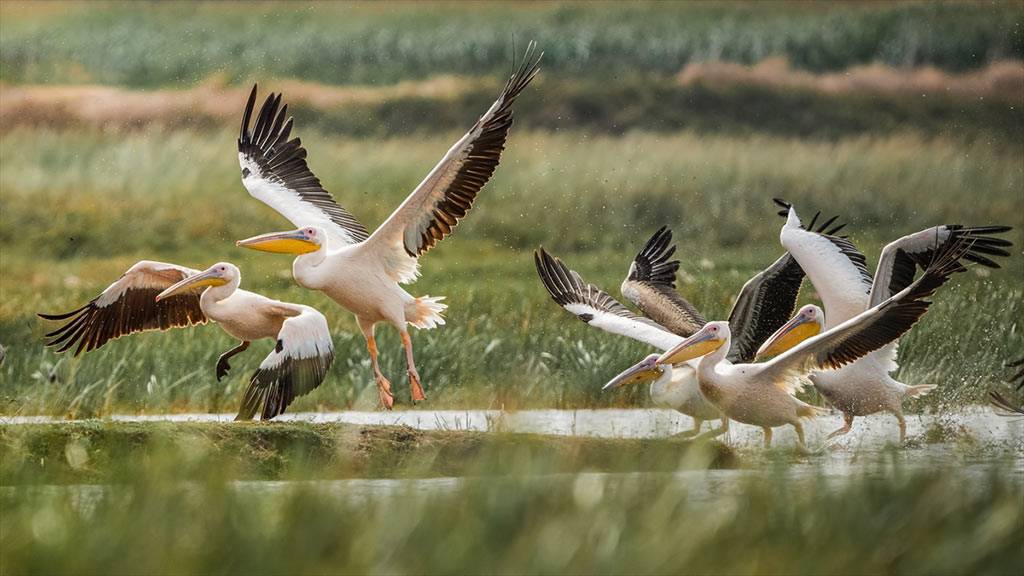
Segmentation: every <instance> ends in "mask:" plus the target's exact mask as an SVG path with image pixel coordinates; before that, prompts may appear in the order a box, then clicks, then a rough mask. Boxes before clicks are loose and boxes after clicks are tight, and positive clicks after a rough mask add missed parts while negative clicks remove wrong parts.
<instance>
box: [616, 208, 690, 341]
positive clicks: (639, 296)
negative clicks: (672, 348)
mask: <svg viewBox="0 0 1024 576" xmlns="http://www.w3.org/2000/svg"><path fill="white" fill-rule="evenodd" d="M675 251H676V247H675V245H674V244H672V231H670V230H669V229H668V227H666V226H662V227H661V228H659V229H658V231H657V232H655V233H654V235H653V236H651V238H650V239H649V240H648V241H647V243H646V244H644V247H643V248H641V249H640V252H639V253H637V255H636V258H633V262H632V263H631V264H630V265H629V273H628V274H627V275H626V279H625V280H624V281H623V282H622V286H621V287H620V290H621V291H622V295H623V296H625V297H626V299H628V300H629V301H630V302H632V303H633V304H634V305H636V307H637V308H639V309H640V310H642V311H643V313H644V315H645V316H647V317H648V318H650V319H652V320H654V321H655V322H657V323H658V324H660V325H662V326H664V327H665V328H667V329H669V330H671V331H672V332H674V333H675V334H678V335H680V336H684V337H685V336H689V335H691V334H693V333H694V332H696V331H697V330H700V329H701V327H702V326H704V324H707V320H705V319H704V316H702V315H701V313H700V312H698V311H697V309H696V308H694V307H693V305H692V304H690V303H689V302H687V301H686V299H685V298H683V297H682V296H680V295H679V292H677V291H676V270H678V269H679V260H671V258H672V254H674V253H675Z"/></svg>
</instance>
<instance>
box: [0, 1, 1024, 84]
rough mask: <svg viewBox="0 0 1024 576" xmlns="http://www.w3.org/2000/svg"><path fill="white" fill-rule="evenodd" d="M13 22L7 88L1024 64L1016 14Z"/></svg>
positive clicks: (454, 10) (92, 9) (734, 10)
mask: <svg viewBox="0 0 1024 576" xmlns="http://www.w3.org/2000/svg"><path fill="white" fill-rule="evenodd" d="M2 14H3V18H2V21H3V28H2V31H3V35H2V38H0V79H2V80H3V81H5V82H32V83H36V82H45V83H69V82H98V83H102V84H120V85H130V86H148V87H153V86H165V85H169V84H181V83H191V82H195V81H198V80H200V79H202V78H206V77H208V76H209V75H210V74H213V73H218V74H222V75H224V76H225V77H226V78H228V79H229V80H232V81H237V80H240V79H244V78H248V77H251V76H252V75H254V74H256V75H259V76H268V75H271V76H278V77H292V78H299V79H304V80H314V81H320V82H325V83H330V84H346V83H378V84H379V83H391V82H395V81H398V80H408V79H411V78H423V77H427V76H430V75H434V74H439V73H456V74H473V75H476V74H496V73H498V72H503V71H505V70H507V69H508V66H509V60H510V57H511V56H510V55H511V44H512V42H513V40H515V41H517V43H518V45H519V46H523V45H525V43H526V41H528V40H531V39H535V40H537V41H538V43H539V44H540V46H541V47H542V48H543V49H544V50H545V51H546V53H547V56H546V59H545V67H546V69H547V70H548V71H549V73H551V74H554V75H558V76H585V77H594V78H600V79H608V78H616V77H619V76H621V75H623V74H629V73H641V74H653V75H663V76H669V75H673V74H675V73H677V72H678V71H679V70H681V69H682V68H683V66H685V65H686V64H687V63H688V62H690V61H704V60H726V61H732V62H740V63H748V64H749V63H754V62H758V61H760V60H763V59H764V58H767V57H772V56H781V57H785V58H787V59H789V60H790V61H791V62H793V63H794V64H795V65H796V66H798V67H800V68H806V69H811V70H837V69H843V68H847V67H850V66H854V65H858V64H866V63H870V62H876V61H877V62H884V63H887V64H890V65H894V66H918V65H934V66H938V67H941V68H945V69H950V70H963V69H970V68H976V67H980V66H984V65H985V64H987V63H989V62H991V61H993V60H997V59H1000V58H1017V59H1020V58H1024V43H1022V41H1021V37H1020V35H1019V30H1018V27H1019V26H1020V23H1021V19H1022V14H1024V12H1022V10H1021V8H1020V5H1019V4H1015V3H980V2H979V3H954V2H949V3H927V4H924V3H910V2H908V3H902V4H896V5H882V4H873V3H851V4H805V3H790V2H784V3H772V4H761V3H749V4H736V3H729V4H712V3H643V4H628V5H613V4H602V5H600V6H594V5H587V4H584V3H546V4H536V3H521V4H520V3H502V4H495V3H480V4H467V3H462V2H453V3H449V4H440V5H438V4H431V5H429V6H428V5H423V4H402V5H394V4H387V5H378V4H350V3H322V4H315V5H302V6H299V5H294V4H289V3H271V4H262V5H258V6H256V7H253V6H245V7H243V6H235V5H224V4H200V5H196V4H180V3H179V4H170V5H155V4H147V5H145V6H139V5H132V4H120V3H107V4H94V3H88V4H64V5H56V6H50V5H47V4H44V5H41V6H40V5H33V4H18V3H9V2H5V3H4V6H3V13H2ZM54 38H59V39H60V41H59V42H54V41H53V39H54Z"/></svg>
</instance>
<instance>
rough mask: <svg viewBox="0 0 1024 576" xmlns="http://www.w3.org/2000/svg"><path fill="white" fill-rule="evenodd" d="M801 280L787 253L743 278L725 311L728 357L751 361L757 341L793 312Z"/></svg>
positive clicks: (765, 336)
mask: <svg viewBox="0 0 1024 576" xmlns="http://www.w3.org/2000/svg"><path fill="white" fill-rule="evenodd" d="M803 281H804V271H803V268H800V264H799V263H798V262H797V261H796V258H793V256H792V255H790V254H789V253H788V252H787V253H786V254H783V255H782V256H781V257H780V258H779V259H778V260H776V261H775V262H774V263H772V265H771V266H769V267H768V268H765V269H764V270H762V271H761V272H758V273H757V275H756V276H754V277H753V278H751V279H750V280H747V283H746V284H744V285H743V288H742V289H741V290H740V294H739V296H738V297H737V298H736V303H735V304H733V306H732V311H731V312H729V331H730V332H732V334H733V337H732V347H731V348H730V349H729V360H731V361H732V362H737V363H741V362H752V361H753V360H754V356H756V355H757V349H758V348H760V346H761V344H764V342H765V340H767V339H768V337H769V336H771V335H772V334H774V333H775V331H776V330H778V329H779V328H781V327H782V326H783V325H785V324H786V321H788V320H789V318H790V316H792V315H793V310H794V309H796V300H797V297H798V296H799V295H800V285H801V284H803Z"/></svg>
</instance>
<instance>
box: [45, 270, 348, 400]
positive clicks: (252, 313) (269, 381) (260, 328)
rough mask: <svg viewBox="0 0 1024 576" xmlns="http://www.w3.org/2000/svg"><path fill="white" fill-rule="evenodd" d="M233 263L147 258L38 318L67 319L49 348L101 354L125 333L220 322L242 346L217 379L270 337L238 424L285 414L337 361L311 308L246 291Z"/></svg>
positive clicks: (220, 366) (223, 361) (220, 365)
mask: <svg viewBox="0 0 1024 576" xmlns="http://www.w3.org/2000/svg"><path fill="white" fill-rule="evenodd" d="M241 280H242V275H241V273H240V272H239V270H238V267H236V266H235V265H234V264H230V263H228V262H219V263H217V264H214V265H213V266H210V267H209V268H207V269H206V270H204V271H202V272H200V271H199V270H193V269H192V268H186V267H184V266H178V265H177V264H166V263H164V262H153V261H149V260H143V261H141V262H137V263H136V264H135V265H133V266H132V267H131V268H129V269H128V271H127V272H125V273H124V274H123V275H122V276H121V277H120V278H119V279H118V280H117V281H116V282H114V283H113V284H111V285H110V286H108V287H107V289H106V290H104V291H103V292H101V293H100V294H99V296H97V297H95V298H93V299H92V300H90V301H89V303H88V304H86V305H84V306H82V307H80V308H77V309H75V310H72V311H71V312H67V313H65V314H39V316H41V317H42V318H45V319H47V320H67V323H65V324H64V325H63V326H61V327H60V328H57V329H56V330H54V331H52V332H50V333H48V334H47V335H46V336H47V338H50V341H49V342H47V343H46V344H47V346H59V348H58V350H57V352H65V351H67V350H70V349H71V348H72V347H74V346H75V345H77V348H76V349H75V352H74V354H75V356H78V355H79V354H81V353H82V352H83V351H84V352H89V351H92V350H95V349H97V348H99V347H101V346H103V345H104V344H106V343H107V342H109V341H110V340H114V339H116V338H120V337H121V336H124V335H126V334H134V333H136V332H145V331H149V330H161V331H164V330H167V329H169V328H175V327H183V326H193V325H196V324H205V323H206V322H207V321H208V320H210V321H213V322H216V323H217V324H219V325H220V327H221V328H223V329H224V331H225V332H227V333H228V334H230V335H231V336H234V337H235V338H238V339H239V340H241V343H240V344H239V345H238V346H236V347H234V348H232V349H231V350H228V351H227V352H225V353H223V354H221V356H220V358H219V359H218V360H217V368H216V374H217V380H218V381H219V380H220V379H221V378H223V377H224V376H225V375H226V374H227V373H228V371H229V370H230V369H231V366H230V364H229V363H228V360H229V359H230V358H231V357H232V356H234V355H236V354H238V353H240V352H243V351H244V350H245V349H247V348H248V347H249V344H250V343H251V342H252V341H253V340H259V339H261V338H272V339H274V340H275V341H276V342H277V343H276V345H275V346H274V350H273V351H271V352H270V354H269V355H268V356H267V357H266V358H265V359H264V360H263V362H262V363H260V367H259V369H258V370H256V372H255V373H254V374H253V375H252V378H250V380H249V387H248V389H247V390H246V391H245V395H244V396H243V399H242V406H241V408H240V410H239V411H238V416H237V417H236V420H250V419H252V418H253V417H254V416H255V415H256V412H257V411H260V407H261V406H262V410H261V418H262V419H264V420H266V419H269V418H273V417H274V416H277V415H278V414H281V413H283V412H284V411H285V408H287V407H288V405H289V404H291V402H292V400H294V399H295V398H296V397H297V396H302V395H303V394H306V393H308V392H310V391H311V390H313V389H314V388H316V387H317V386H319V385H320V383H321V382H323V380H324V377H325V376H326V375H327V369H328V368H330V365H331V361H332V360H333V359H334V346H333V344H332V343H331V334H330V331H329V330H328V328H327V320H326V319H325V318H324V316H323V314H321V313H319V312H317V311H316V310H314V309H313V308H310V307H309V306H303V305H300V304H289V303H287V302H279V301H277V300H271V299H270V298H266V297H264V296H261V295H259V294H254V293H252V292H249V291H246V290H241V289H239V288H238V285H239V284H240V283H241Z"/></svg>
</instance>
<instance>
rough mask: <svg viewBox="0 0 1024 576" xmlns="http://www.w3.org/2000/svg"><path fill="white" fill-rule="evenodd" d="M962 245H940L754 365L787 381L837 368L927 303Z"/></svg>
mask: <svg viewBox="0 0 1024 576" xmlns="http://www.w3.org/2000/svg"><path fill="white" fill-rule="evenodd" d="M968 249H969V244H966V243H964V242H963V241H958V242H954V243H948V244H945V245H943V246H942V247H941V248H940V250H938V251H937V252H936V254H935V258H934V259H933V260H932V262H931V263H930V264H929V265H928V267H927V268H926V269H925V272H924V274H922V275H921V277H920V278H918V279H917V280H916V281H915V282H913V283H912V284H911V285H910V286H908V287H906V288H904V289H903V290H902V291H900V292H899V293H898V294H896V295H895V296H893V297H892V298H889V299H888V300H886V301H885V302H882V303H881V304H879V305H878V306H875V307H873V308H869V309H868V310H866V311H864V312H862V313H861V314H858V315H857V316H855V317H854V318H851V319H850V320H847V321H846V322H843V323H842V324H840V325H838V326H836V327H834V328H832V329H830V330H827V331H825V332H823V333H821V334H818V335H817V336H814V337H812V338H808V339H807V340H804V341H803V342H801V343H800V344H798V345H796V346H794V347H793V348H791V349H789V350H788V351H786V352H785V353H783V354H781V355H780V356H777V357H776V358H774V359H772V360H770V361H768V362H766V363H764V364H760V365H757V366H762V367H763V368H761V369H762V370H763V371H764V373H765V374H766V375H767V376H768V377H769V379H770V380H772V381H773V382H775V383H776V384H779V385H781V386H783V387H788V386H789V384H788V383H789V382H792V381H794V380H796V379H799V378H802V377H804V376H805V375H806V374H807V373H809V372H810V371H812V370H819V371H820V370H832V369H835V368H839V367H841V366H844V365H846V364H849V363H851V362H853V361H855V360H857V359H858V358H861V357H863V356H866V355H867V354H869V353H871V352H873V351H875V350H878V349H879V348H882V347H883V346H885V345H887V344H889V343H890V342H893V341H895V340H896V339H897V338H899V337H900V336H901V335H903V334H904V333H905V332H906V331H907V330H910V328H911V327H912V326H913V325H914V324H916V323H917V321H918V320H919V319H920V318H921V316H923V315H924V313H925V312H926V311H927V310H928V307H929V306H931V302H930V301H928V300H925V298H927V297H929V296H931V295H932V294H934V293H935V291H936V290H937V289H938V288H939V287H941V286H942V285H943V284H945V283H946V282H947V281H948V280H949V278H950V276H952V275H953V274H955V273H957V272H962V271H964V270H966V268H964V267H963V265H961V264H960V262H959V260H960V258H961V257H963V255H964V254H965V253H966V252H967V250H968Z"/></svg>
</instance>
